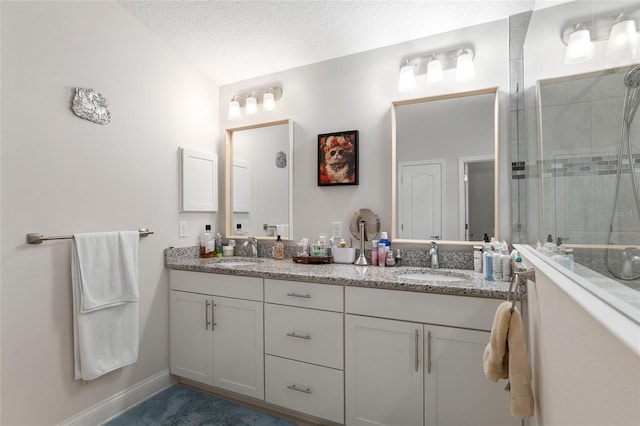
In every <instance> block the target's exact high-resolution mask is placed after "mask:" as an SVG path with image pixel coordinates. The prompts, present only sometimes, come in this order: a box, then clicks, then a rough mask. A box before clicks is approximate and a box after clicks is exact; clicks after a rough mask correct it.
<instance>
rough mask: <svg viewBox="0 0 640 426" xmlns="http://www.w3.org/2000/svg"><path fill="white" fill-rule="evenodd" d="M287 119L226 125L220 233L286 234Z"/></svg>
mask: <svg viewBox="0 0 640 426" xmlns="http://www.w3.org/2000/svg"><path fill="white" fill-rule="evenodd" d="M292 157H293V121H291V120H281V121H274V122H270V123H262V124H256V125H253V126H246V127H238V128H233V129H227V142H226V170H225V198H226V202H225V206H226V235H227V236H228V237H229V238H233V237H238V238H246V237H248V236H252V237H256V238H264V239H269V238H272V239H275V238H276V235H280V237H281V238H282V239H284V240H287V239H292V238H293V233H292V229H291V228H292V227H291V224H292V217H293V202H292V200H291V196H292V193H293V190H292V186H293V161H292Z"/></svg>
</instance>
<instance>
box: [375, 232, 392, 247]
mask: <svg viewBox="0 0 640 426" xmlns="http://www.w3.org/2000/svg"><path fill="white" fill-rule="evenodd" d="M380 243H384V245H385V247H386V249H385V250H386V251H391V241H389V238H388V237H387V233H386V232H381V233H380V241H378V244H380Z"/></svg>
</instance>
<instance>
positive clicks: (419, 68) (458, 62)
mask: <svg viewBox="0 0 640 426" xmlns="http://www.w3.org/2000/svg"><path fill="white" fill-rule="evenodd" d="M473 58H474V52H473V50H472V49H471V48H461V49H454V50H448V51H446V52H442V53H430V54H427V55H425V56H421V57H417V58H411V59H407V60H406V61H404V63H403V65H402V67H400V78H399V80H398V91H400V92H409V91H411V90H413V89H415V88H416V79H415V77H416V76H417V75H425V74H426V76H427V83H436V82H439V81H442V79H443V77H444V71H446V70H450V69H455V70H456V82H457V83H467V82H469V81H473V80H474V79H475V77H476V71H475V67H474V65H473Z"/></svg>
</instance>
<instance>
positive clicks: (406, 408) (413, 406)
mask: <svg viewBox="0 0 640 426" xmlns="http://www.w3.org/2000/svg"><path fill="white" fill-rule="evenodd" d="M422 328H423V326H422V324H413V323H408V322H403V321H392V320H384V319H378V318H369V317H361V316H356V315H346V317H345V382H346V386H345V405H346V424H347V425H392V426H403V425H406V426H416V425H422V423H423V383H424V376H423V372H422V370H423V368H422V353H423V349H422Z"/></svg>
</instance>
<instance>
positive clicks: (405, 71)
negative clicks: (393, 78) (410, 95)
mask: <svg viewBox="0 0 640 426" xmlns="http://www.w3.org/2000/svg"><path fill="white" fill-rule="evenodd" d="M415 88H416V77H415V75H414V74H413V66H412V65H410V64H409V61H407V63H406V64H405V65H403V66H402V67H401V68H400V79H399V80H398V91H400V92H410V91H412V90H413V89H415Z"/></svg>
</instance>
